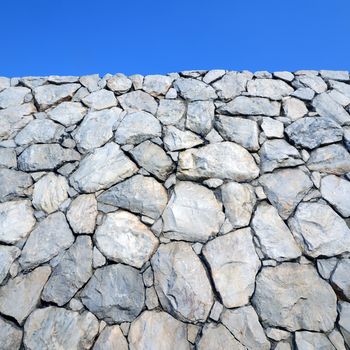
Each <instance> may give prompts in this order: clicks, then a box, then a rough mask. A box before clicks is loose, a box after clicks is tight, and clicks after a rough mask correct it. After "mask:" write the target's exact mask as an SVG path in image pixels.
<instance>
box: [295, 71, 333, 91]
mask: <svg viewBox="0 0 350 350" xmlns="http://www.w3.org/2000/svg"><path fill="white" fill-rule="evenodd" d="M293 85H294V86H296V87H298V88H300V87H307V88H310V89H312V90H314V91H315V92H316V93H317V94H321V93H322V92H325V91H326V90H327V84H326V83H325V82H324V81H323V80H322V78H321V77H318V76H317V75H315V74H300V75H298V76H297V77H296V79H295V80H294V82H293Z"/></svg>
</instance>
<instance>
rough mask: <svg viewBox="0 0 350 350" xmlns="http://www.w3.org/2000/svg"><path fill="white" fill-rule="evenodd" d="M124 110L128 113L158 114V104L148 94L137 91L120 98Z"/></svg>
mask: <svg viewBox="0 0 350 350" xmlns="http://www.w3.org/2000/svg"><path fill="white" fill-rule="evenodd" d="M118 101H119V103H120V105H121V106H122V108H123V109H124V110H126V111H130V110H137V111H145V112H148V113H151V114H156V112H157V108H158V104H157V102H156V100H155V99H154V98H153V97H152V96H151V95H149V94H147V93H146V92H143V91H140V90H136V91H132V92H128V93H127V94H124V95H121V96H119V97H118Z"/></svg>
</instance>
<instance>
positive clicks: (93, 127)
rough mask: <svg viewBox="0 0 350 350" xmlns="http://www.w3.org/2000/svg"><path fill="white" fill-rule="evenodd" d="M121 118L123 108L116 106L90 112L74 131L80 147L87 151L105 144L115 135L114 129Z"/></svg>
mask: <svg viewBox="0 0 350 350" xmlns="http://www.w3.org/2000/svg"><path fill="white" fill-rule="evenodd" d="M121 118H122V110H121V109H120V108H116V107H113V108H111V109H107V110H103V111H95V112H90V113H89V114H88V115H87V116H86V117H85V118H84V120H83V121H82V123H81V124H80V125H79V127H78V128H77V129H76V130H74V132H73V137H74V140H75V141H76V142H77V144H78V147H79V149H81V150H83V151H84V152H87V151H89V150H91V149H93V148H96V147H100V146H103V145H104V144H105V143H106V142H107V141H108V140H110V139H111V138H112V137H113V131H114V130H115V129H116V128H117V126H118V125H119V123H120V121H121Z"/></svg>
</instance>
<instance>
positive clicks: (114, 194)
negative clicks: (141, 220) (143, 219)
mask: <svg viewBox="0 0 350 350" xmlns="http://www.w3.org/2000/svg"><path fill="white" fill-rule="evenodd" d="M98 201H99V202H101V203H104V204H110V205H114V206H117V207H121V208H125V209H127V210H130V211H132V212H134V213H138V214H142V215H147V216H149V217H151V218H153V219H158V218H159V216H160V215H161V214H162V212H163V210H164V208H165V206H166V204H167V201H168V196H167V193H166V190H165V188H164V187H163V186H162V185H161V184H160V183H159V182H157V181H156V180H155V179H153V178H152V177H145V176H142V175H135V176H133V177H131V178H130V179H127V180H125V181H123V182H121V183H119V184H117V185H115V186H113V187H112V188H110V189H109V190H108V191H106V192H103V193H102V194H101V195H100V196H99V197H98Z"/></svg>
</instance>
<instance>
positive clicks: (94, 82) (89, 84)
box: [79, 74, 100, 92]
mask: <svg viewBox="0 0 350 350" xmlns="http://www.w3.org/2000/svg"><path fill="white" fill-rule="evenodd" d="M79 82H80V83H81V84H82V85H83V86H85V87H86V88H87V89H88V90H89V91H90V92H94V91H97V90H99V89H100V76H99V75H98V74H90V75H84V76H82V77H80V78H79Z"/></svg>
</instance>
